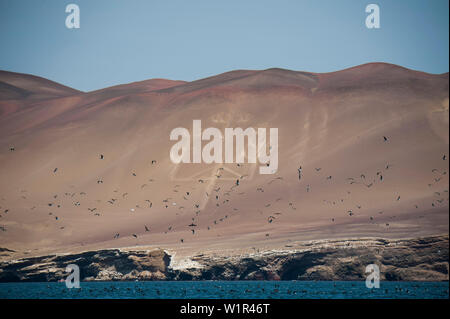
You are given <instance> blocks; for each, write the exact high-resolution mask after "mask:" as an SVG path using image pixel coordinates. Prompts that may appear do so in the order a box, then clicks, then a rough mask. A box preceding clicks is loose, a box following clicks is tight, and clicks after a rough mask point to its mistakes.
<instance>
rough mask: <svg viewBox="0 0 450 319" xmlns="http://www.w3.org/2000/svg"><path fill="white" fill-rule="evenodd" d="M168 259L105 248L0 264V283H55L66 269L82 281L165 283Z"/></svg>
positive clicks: (162, 255)
mask: <svg viewBox="0 0 450 319" xmlns="http://www.w3.org/2000/svg"><path fill="white" fill-rule="evenodd" d="M169 263H170V256H169V255H168V254H167V253H166V252H164V251H163V250H160V249H158V250H152V251H147V250H142V251H140V250H138V251H123V250H120V249H107V250H99V251H88V252H82V253H79V254H70V255H48V256H41V257H32V258H24V259H20V260H13V261H7V262H2V263H0V282H14V281H57V280H61V279H65V278H66V277H67V276H68V273H66V271H65V270H66V267H67V265H69V264H76V265H78V267H80V276H81V280H101V281H109V280H136V279H138V280H164V279H166V273H167V269H168V266H169Z"/></svg>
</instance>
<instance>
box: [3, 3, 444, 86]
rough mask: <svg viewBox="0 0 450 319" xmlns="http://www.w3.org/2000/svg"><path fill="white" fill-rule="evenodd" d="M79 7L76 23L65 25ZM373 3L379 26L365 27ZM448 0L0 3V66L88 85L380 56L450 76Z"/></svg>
mask: <svg viewBox="0 0 450 319" xmlns="http://www.w3.org/2000/svg"><path fill="white" fill-rule="evenodd" d="M69 3H75V4H78V5H79V7H80V11H81V28H80V29H72V30H70V29H67V28H66V26H65V19H66V16H67V14H66V13H65V7H66V5H67V4H69ZM369 3H376V4H378V5H379V6H380V10H381V28H380V29H367V28H366V27H365V19H366V15H367V14H366V13H365V7H366V5H367V4H369ZM448 12H449V1H448V0H395V1H394V0H386V1H384V0H379V1H374V0H366V1H363V0H305V1H300V0H292V1H287V0H284V1H283V0H281V1H279V0H278V1H275V0H272V1H266V0H249V1H244V0H240V1H234V0H221V1H218V0H204V1H200V0H199V1H197V0H165V1H162V0H158V1H156V0H147V1H137V0H127V1H125V0H104V1H103V0H67V1H62V0H42V1H38V0H33V1H25V0H0V69H2V70H8V71H14V72H22V73H31V74H35V75H39V76H42V77H45V78H48V79H51V80H54V81H57V82H60V83H62V84H65V85H68V86H71V87H73V88H76V89H79V90H83V91H90V90H94V89H99V88H103V87H107V86H111V85H115V84H120V83H128V82H133V81H139V80H145V79H149V78H169V79H177V80H188V81H190V80H195V79H199V78H203V77H207V76H210V75H214V74H218V73H222V72H226V71H230V70H234V69H266V68H271V67H281V68H287V69H292V70H303V71H312V72H329V71H336V70H340V69H343V68H347V67H350V66H354V65H358V64H362V63H367V62H374V61H382V62H389V63H395V64H399V65H402V66H405V67H408V68H412V69H416V70H421V71H426V72H430V73H444V72H448V69H449V67H448V65H449V61H448V59H449V40H448V37H449V13H448Z"/></svg>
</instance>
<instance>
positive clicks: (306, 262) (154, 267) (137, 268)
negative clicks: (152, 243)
mask: <svg viewBox="0 0 450 319" xmlns="http://www.w3.org/2000/svg"><path fill="white" fill-rule="evenodd" d="M448 262H449V242H448V236H434V237H426V238H417V239H405V240H386V239H353V240H323V241H311V242H301V243H298V244H295V243H292V244H291V245H289V246H288V247H285V249H282V250H270V251H264V252H258V251H255V252H254V253H251V254H246V255H231V256H230V255H219V254H202V255H196V256H192V257H190V258H188V259H183V260H182V261H176V260H175V259H173V258H171V256H170V255H169V254H168V253H167V252H166V251H164V250H161V249H156V250H130V251H124V250H121V249H108V250H99V251H89V252H83V253H79V254H68V255H48V256H41V257H30V258H24V259H20V260H13V261H5V262H0V282H14V281H57V280H61V279H65V278H66V277H67V275H68V274H67V273H66V271H65V269H66V267H67V265H69V264H76V265H78V266H79V267H80V276H81V280H85V281H94V280H97V281H111V280H130V281H131V280H363V279H365V277H366V273H365V270H366V266H367V265H369V264H377V265H378V266H379V268H380V275H381V279H382V280H388V281H446V280H448V272H449V266H448Z"/></svg>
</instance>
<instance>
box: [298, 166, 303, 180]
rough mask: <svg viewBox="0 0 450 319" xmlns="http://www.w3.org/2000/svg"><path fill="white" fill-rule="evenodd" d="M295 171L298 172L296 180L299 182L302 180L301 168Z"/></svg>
mask: <svg viewBox="0 0 450 319" xmlns="http://www.w3.org/2000/svg"><path fill="white" fill-rule="evenodd" d="M297 171H298V180H301V179H302V167H301V166H300V167H299V168H298V169H297Z"/></svg>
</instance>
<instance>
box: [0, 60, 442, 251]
mask: <svg viewBox="0 0 450 319" xmlns="http://www.w3.org/2000/svg"><path fill="white" fill-rule="evenodd" d="M448 80H449V77H448V73H446V74H442V75H432V74H427V73H422V72H417V71H413V70H408V69H405V68H402V67H399V66H395V65H390V64H383V63H372V64H366V65H361V66H358V67H354V68H350V69H346V70H342V71H339V72H333V73H324V74H314V73H307V72H295V71H289V70H282V69H268V70H264V71H233V72H228V73H224V74H220V75H217V76H213V77H210V78H206V79H202V80H198V81H194V82H182V81H170V80H162V79H154V80H148V81H142V82H136V83H131V84H125V85H120V86H116V87H111V88H105V89H103V90H99V91H95V92H89V93H84V92H79V91H76V90H73V89H70V88H67V87H64V86H62V85H59V84H57V83H54V82H51V81H48V80H45V79H41V78H37V77H34V76H30V75H24V74H15V73H10V72H0V226H1V228H0V247H4V248H8V249H11V250H15V251H17V255H23V254H24V253H27V254H43V253H48V252H69V251H79V250H86V249H96V248H107V247H129V246H135V245H145V246H147V245H148V246H158V247H162V248H167V249H170V250H173V251H179V252H183V251H184V252H186V251H191V250H192V251H201V250H205V249H208V250H217V251H222V252H223V251H225V250H226V249H244V250H245V249H251V248H252V247H279V246H282V245H286V244H287V243H289V242H291V241H296V240H309V239H328V238H348V237H386V238H404V237H416V236H422V235H434V234H448V222H449V213H448V209H449V208H448V205H449V195H448V185H449V179H448V169H449V164H448V156H449V154H448V147H449V140H448V134H449V113H448V107H449V96H448V89H449V81H448ZM194 119H200V120H201V121H202V127H203V128H207V127H216V128H218V129H220V130H221V131H222V132H223V131H224V128H225V127H232V128H235V127H241V128H243V129H245V128H247V127H253V128H269V127H276V128H278V133H279V168H278V171H277V173H276V174H274V175H261V174H259V172H258V167H259V166H260V164H247V163H246V164H242V165H240V166H237V165H236V164H179V165H176V164H173V163H172V162H171V161H170V158H169V151H170V148H171V147H172V145H173V144H174V143H175V142H172V141H170V140H169V134H170V132H171V130H172V129H173V128H176V127H185V128H187V129H189V130H190V131H191V133H192V121H193V120H194ZM204 144H206V143H205V142H204ZM101 155H103V159H102V158H101ZM299 166H301V167H302V178H301V180H299V178H298V173H297V169H298V168H299ZM237 179H239V181H240V182H239V186H235V187H233V186H234V185H235V184H236V180H237ZM192 223H193V224H194V225H196V226H189V225H190V224H192ZM192 230H194V231H195V232H193V231H192ZM181 239H183V242H182V241H181Z"/></svg>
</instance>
